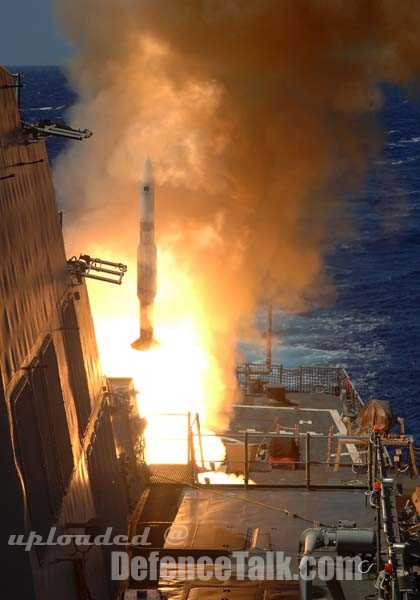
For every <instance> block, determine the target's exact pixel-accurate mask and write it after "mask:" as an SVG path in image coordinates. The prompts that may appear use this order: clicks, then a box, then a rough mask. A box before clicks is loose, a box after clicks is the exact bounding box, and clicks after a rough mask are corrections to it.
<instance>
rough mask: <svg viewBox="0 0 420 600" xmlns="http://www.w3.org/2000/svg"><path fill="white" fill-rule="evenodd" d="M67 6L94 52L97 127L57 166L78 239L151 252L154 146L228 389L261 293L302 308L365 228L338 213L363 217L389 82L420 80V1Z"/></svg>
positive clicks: (77, 2)
mask: <svg viewBox="0 0 420 600" xmlns="http://www.w3.org/2000/svg"><path fill="white" fill-rule="evenodd" d="M58 4H59V6H58V12H59V14H60V18H61V20H62V23H64V24H65V29H66V30H67V33H68V37H69V39H70V41H71V42H72V43H73V44H74V45H75V46H76V48H77V53H76V56H75V58H74V60H73V62H72V63H71V65H70V67H69V73H70V79H71V82H72V84H73V85H74V87H75V88H76V90H77V91H78V92H79V95H80V99H79V101H78V103H77V104H76V106H75V107H74V109H73V110H72V115H71V120H72V121H73V122H75V123H78V124H82V125H83V126H88V127H89V128H91V129H92V130H93V131H94V132H95V135H94V137H93V138H92V140H91V141H89V142H88V143H86V144H84V145H83V146H79V145H78V146H77V147H76V146H75V147H73V148H72V149H71V150H70V151H69V152H67V153H66V154H65V155H64V156H63V157H62V158H61V160H60V161H59V164H58V166H57V169H56V174H55V176H56V180H57V183H58V185H57V189H58V192H59V200H60V202H61V204H62V205H63V206H64V208H65V210H66V214H67V221H68V222H69V223H70V229H69V230H68V231H67V239H68V247H69V249H71V250H75V251H79V250H81V249H82V248H83V249H84V250H85V251H86V250H87V247H86V246H87V245H88V244H89V245H90V247H91V248H92V247H93V248H96V249H98V250H97V251H98V253H99V249H104V251H105V249H106V250H108V251H109V252H110V253H111V254H113V255H115V256H116V257H118V259H124V258H126V257H128V256H132V257H134V256H135V248H136V244H137V226H136V214H137V198H138V196H137V184H138V177H139V172H140V168H141V163H142V159H143V156H144V155H145V154H146V153H148V154H150V155H151V156H152V159H153V162H154V165H155V170H156V174H157V224H158V238H159V244H160V246H161V248H163V249H168V248H169V249H172V251H173V253H174V256H176V262H177V265H178V266H180V267H181V268H182V269H183V272H184V273H186V274H187V275H188V278H189V282H190V287H191V288H192V289H193V290H194V298H195V301H194V306H193V307H192V306H184V309H183V310H185V311H187V312H188V311H189V310H195V311H199V312H200V314H201V316H202V317H203V320H204V321H205V322H206V328H207V334H208V335H207V339H208V341H209V343H210V346H211V352H212V355H213V356H214V358H215V361H216V363H217V364H218V366H219V369H221V371H222V372H224V374H222V376H221V378H222V379H223V381H225V383H226V382H228V381H229V377H228V375H227V374H228V373H229V372H231V371H232V369H233V365H234V362H235V356H234V341H235V338H236V333H237V328H238V326H239V325H240V324H241V323H243V322H244V321H246V320H249V319H251V318H252V315H253V314H254V312H255V308H256V306H257V305H258V303H259V302H261V301H262V300H264V299H265V298H266V297H267V296H273V297H274V299H275V302H276V305H277V306H280V307H282V308H283V309H289V310H297V309H301V308H303V307H304V306H305V304H306V303H307V302H308V301H309V300H311V299H314V298H318V299H319V298H320V297H322V295H323V293H324V292H325V290H326V289H328V286H327V285H325V284H326V278H325V276H324V273H323V268H322V264H323V256H324V254H325V252H326V251H327V250H328V249H329V248H330V247H331V245H332V244H333V243H334V242H335V241H336V239H337V238H338V237H339V236H340V235H342V234H343V233H346V229H347V232H348V226H347V225H346V221H345V219H343V226H342V228H341V231H337V230H334V231H331V230H330V229H329V228H328V222H329V221H328V219H329V218H330V217H331V215H332V214H337V212H340V211H341V214H342V215H343V217H345V209H346V207H345V202H344V200H343V198H344V197H345V196H348V195H349V190H351V189H352V188H354V187H357V186H358V185H359V184H360V182H361V180H362V177H363V174H364V171H365V168H366V165H367V164H368V162H369V160H370V159H371V157H372V155H373V154H374V153H375V152H377V151H378V149H379V147H380V142H381V136H380V133H379V131H378V129H377V127H376V124H375V110H376V109H377V108H378V107H380V105H381V103H382V93H381V84H382V83H383V82H385V81H387V82H392V83H397V84H404V85H408V84H410V83H412V82H413V81H414V80H415V78H416V77H417V76H418V74H419V70H420V5H419V4H418V3H417V2H415V1H406V2H403V3H401V2H399V1H398V0H395V1H393V0H382V1H381V0H353V1H352V2H346V1H345V0H283V1H282V2H278V1H276V0H207V1H206V0H178V1H177V2H170V1H168V0H142V1H139V0H124V1H123V0H89V2H86V1H85V0H84V1H82V0H74V2H72V3H68V2H66V1H64V0H61V1H59V3H58ZM132 289H134V288H132ZM103 293H109V292H108V291H104V292H103ZM180 304H182V301H181V302H180ZM99 309H100V307H99V308H98V310H99ZM104 312H106V309H105V308H104ZM135 314H136V313H135ZM133 337H134V336H133ZM226 385H228V387H229V386H230V385H231V382H230V383H227V384H226ZM222 388H223V385H222ZM222 388H221V389H222ZM224 392H226V390H224ZM221 393H222V392H221Z"/></svg>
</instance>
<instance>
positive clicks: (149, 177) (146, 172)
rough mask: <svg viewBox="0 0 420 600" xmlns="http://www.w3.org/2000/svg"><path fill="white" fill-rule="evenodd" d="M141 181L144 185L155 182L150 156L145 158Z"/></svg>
mask: <svg viewBox="0 0 420 600" xmlns="http://www.w3.org/2000/svg"><path fill="white" fill-rule="evenodd" d="M141 181H142V182H143V183H145V182H152V181H153V167H152V161H151V160H150V156H149V155H148V154H146V156H145V157H144V163H143V168H142V170H141Z"/></svg>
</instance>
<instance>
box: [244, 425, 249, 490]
mask: <svg viewBox="0 0 420 600" xmlns="http://www.w3.org/2000/svg"><path fill="white" fill-rule="evenodd" d="M244 451H245V469H244V484H245V487H246V488H247V487H248V481H249V462H248V431H245V446H244Z"/></svg>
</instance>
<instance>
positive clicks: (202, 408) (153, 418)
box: [89, 248, 225, 466]
mask: <svg viewBox="0 0 420 600" xmlns="http://www.w3.org/2000/svg"><path fill="white" fill-rule="evenodd" d="M96 251H97V252H98V249H97V248H96ZM105 252H106V251H105ZM105 252H103V253H105ZM158 260H159V270H158V272H159V276H158V290H159V291H158V295H157V298H156V305H155V338H156V340H157V341H158V344H157V346H155V347H152V348H151V349H150V350H147V351H145V352H138V351H136V350H133V349H132V348H131V347H130V342H132V341H133V340H134V339H135V338H136V337H138V329H139V323H138V316H137V315H138V300H137V297H136V281H135V273H136V268H135V264H132V265H129V270H128V276H127V281H125V282H124V285H123V286H122V287H121V289H118V290H117V291H116V290H115V288H114V287H113V288H110V287H105V286H104V285H103V284H98V283H96V282H92V283H91V282H89V295H90V301H91V304H92V312H93V315H94V323H95V330H96V336H97V340H98V346H99V353H100V357H101V363H102V368H103V370H104V372H105V374H106V375H107V376H111V377H117V376H118V377H130V376H132V377H133V379H134V382H135V385H136V389H137V390H138V392H139V394H138V404H139V411H140V413H141V414H142V416H144V417H146V420H147V423H148V425H147V429H146V444H147V448H146V459H147V462H148V463H151V464H157V463H168V464H175V463H186V462H187V461H188V442H187V439H188V419H187V415H188V413H190V414H191V420H193V419H194V417H195V415H196V414H198V415H199V418H200V421H201V425H202V426H203V428H204V427H206V426H208V424H209V423H211V424H214V423H215V422H217V416H218V413H219V410H220V408H221V406H222V405H223V401H224V394H225V386H224V380H223V372H222V369H221V368H220V367H219V364H218V362H217V360H216V358H215V356H214V355H213V354H212V352H211V347H212V342H213V341H212V339H211V330H210V328H209V327H208V326H207V323H206V318H205V315H204V314H203V313H202V309H201V304H200V301H199V298H198V294H197V291H196V290H195V288H194V283H193V281H192V280H191V278H190V277H189V276H188V274H187V273H185V272H184V271H183V270H182V268H181V267H180V266H178V265H177V262H176V260H175V257H174V255H173V254H172V252H171V251H170V250H166V251H161V252H160V253H159V257H158ZM165 415H166V416H165ZM209 433H210V435H208V434H209ZM206 434H207V435H204V436H203V438H202V446H203V455H204V462H205V464H206V465H207V466H208V464H209V462H210V461H215V462H216V464H217V463H218V462H220V461H222V460H223V458H224V454H225V448H224V445H223V443H222V442H221V440H220V439H219V438H217V437H216V436H214V435H212V434H211V432H208V431H206ZM194 447H195V452H196V455H197V461H198V462H199V463H200V462H201V453H200V448H199V446H197V443H195V444H194Z"/></svg>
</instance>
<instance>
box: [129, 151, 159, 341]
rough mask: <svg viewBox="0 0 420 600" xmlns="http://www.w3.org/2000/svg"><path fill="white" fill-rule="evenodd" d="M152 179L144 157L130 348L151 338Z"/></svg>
mask: <svg viewBox="0 0 420 600" xmlns="http://www.w3.org/2000/svg"><path fill="white" fill-rule="evenodd" d="M156 270H157V253H156V244H155V182H154V178H153V169H152V163H151V161H150V158H149V156H146V157H145V159H144V163H143V170H142V172H141V178H140V236H139V246H138V249H137V297H138V299H139V302H140V337H139V338H138V339H137V340H136V341H135V342H133V343H132V344H131V347H132V348H134V350H147V349H148V348H150V346H151V345H152V344H155V343H156V342H155V341H154V339H153V304H154V301H155V296H156V274H157V273H156Z"/></svg>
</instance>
